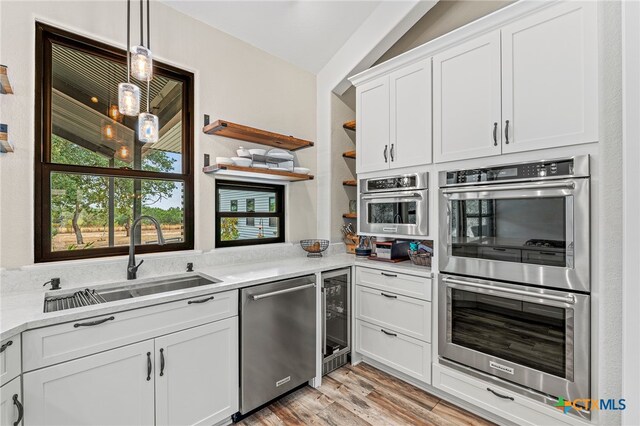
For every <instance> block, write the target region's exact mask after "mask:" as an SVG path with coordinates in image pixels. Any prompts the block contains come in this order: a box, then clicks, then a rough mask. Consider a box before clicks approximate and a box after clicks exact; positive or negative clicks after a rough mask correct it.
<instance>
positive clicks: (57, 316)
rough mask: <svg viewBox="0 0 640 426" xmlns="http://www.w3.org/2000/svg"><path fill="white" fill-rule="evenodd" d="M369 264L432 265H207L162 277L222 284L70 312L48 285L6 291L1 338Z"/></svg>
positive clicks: (344, 261)
mask: <svg viewBox="0 0 640 426" xmlns="http://www.w3.org/2000/svg"><path fill="white" fill-rule="evenodd" d="M353 265H356V266H366V267H372V268H376V269H383V270H387V271H393V272H400V273H407V274H412V275H421V276H427V277H430V276H431V275H432V274H431V269H429V268H425V267H420V266H415V265H412V264H411V263H409V262H402V263H399V264H392V263H383V262H378V261H371V260H359V259H358V260H355V259H354V256H353V255H349V254H336V255H331V256H327V257H323V258H319V259H315V258H306V257H302V258H289V259H283V260H277V261H273V260H272V261H267V262H261V263H246V264H234V265H225V266H219V267H203V268H201V269H198V270H197V271H195V272H193V273H182V274H171V275H167V276H166V277H160V278H163V279H164V278H172V277H175V278H181V277H187V276H194V275H201V276H203V277H205V278H215V279H218V280H221V282H219V283H215V284H210V285H206V286H200V287H193V288H189V289H181V290H175V291H170V292H164V293H159V294H153V295H148V296H142V297H136V298H133V299H126V300H119V301H113V302H108V303H103V304H99V305H91V306H86V307H80V308H74V309H69V310H65V311H57V312H49V313H44V312H43V307H44V298H45V296H48V295H51V294H56V293H57V292H55V291H46V290H44V289H40V290H39V291H38V290H35V289H32V290H27V291H14V292H4V293H3V294H2V295H1V296H2V297H1V298H0V340H5V339H7V338H9V337H12V336H14V335H16V334H18V333H21V332H23V331H25V330H29V329H33V328H39V327H44V326H49V325H54V324H59V323H64V322H68V321H76V320H79V319H84V318H90V317H94V316H100V315H105V314H110V313H114V312H121V311H127V310H131V309H137V308H142V307H145V306H151V305H156V304H158V303H166V302H171V301H174V300H180V299H185V298H190V297H196V296H200V295H205V294H212V293H219V292H222V291H227V290H234V289H239V288H243V287H249V286H252V285H257V284H263V283H267V282H270V281H275V280H282V279H287V278H292V277H297V276H301V275H306V274H313V273H316V272H322V271H328V270H332V269H338V268H344V267H349V266H353ZM158 279H159V277H154V278H147V279H139V280H136V281H135V282H134V283H133V284H145V283H149V282H152V281H155V280H158ZM131 284H132V282H131V281H120V282H112V283H105V284H99V285H94V284H91V282H90V281H89V282H87V283H86V285H84V286H82V287H76V288H63V291H65V290H66V291H69V290H77V289H82V288H84V287H85V286H86V287H91V288H96V289H97V290H98V291H99V290H100V288H114V287H117V286H119V285H122V286H125V285H131Z"/></svg>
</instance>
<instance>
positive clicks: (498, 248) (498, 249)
mask: <svg viewBox="0 0 640 426" xmlns="http://www.w3.org/2000/svg"><path fill="white" fill-rule="evenodd" d="M492 250H494V251H507V249H504V248H500V247H492Z"/></svg>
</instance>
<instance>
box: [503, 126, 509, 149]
mask: <svg viewBox="0 0 640 426" xmlns="http://www.w3.org/2000/svg"><path fill="white" fill-rule="evenodd" d="M504 142H505V143H506V144H507V145H508V144H509V120H507V121H506V122H505V124H504Z"/></svg>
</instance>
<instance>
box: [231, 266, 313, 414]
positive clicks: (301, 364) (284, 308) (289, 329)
mask: <svg viewBox="0 0 640 426" xmlns="http://www.w3.org/2000/svg"><path fill="white" fill-rule="evenodd" d="M315 287H316V278H315V275H306V276H303V277H298V278H292V279H289V280H284V281H278V282H274V283H269V284H263V285H258V286H254V287H249V288H245V289H242V290H241V291H240V415H237V416H234V421H235V420H236V419H239V418H240V417H242V416H243V415H245V414H247V413H249V412H250V411H252V410H254V409H255V408H258V407H260V406H261V405H263V404H265V403H267V402H269V401H271V400H273V399H275V398H277V397H278V396H280V395H282V394H284V393H286V392H288V391H290V390H291V389H294V388H296V387H297V386H300V385H301V384H303V383H306V382H308V381H309V380H311V379H312V378H313V377H315V373H316V365H315V362H316V288H315Z"/></svg>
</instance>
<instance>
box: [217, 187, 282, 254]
mask: <svg viewBox="0 0 640 426" xmlns="http://www.w3.org/2000/svg"><path fill="white" fill-rule="evenodd" d="M220 189H231V190H242V189H246V190H247V191H260V192H273V193H275V195H276V197H275V198H276V211H275V212H273V213H272V212H221V211H220V199H219V196H218V194H219V190H220ZM284 191H285V187H284V185H277V184H273V185H270V184H264V183H254V182H243V181H242V182H241V181H225V180H218V179H216V213H215V216H216V219H215V221H216V224H215V228H216V231H215V234H216V248H221V247H237V246H252V245H256V244H273V243H283V242H284V235H285V199H284V198H285V197H284ZM226 217H238V218H240V217H246V218H265V217H267V218H272V217H275V218H277V219H278V225H279V226H278V236H277V237H276V238H255V239H250V240H234V241H222V239H221V238H220V237H221V235H220V232H221V226H220V224H221V221H222V219H223V218H226Z"/></svg>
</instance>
